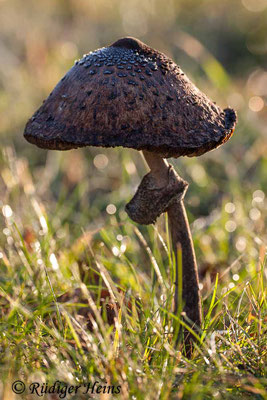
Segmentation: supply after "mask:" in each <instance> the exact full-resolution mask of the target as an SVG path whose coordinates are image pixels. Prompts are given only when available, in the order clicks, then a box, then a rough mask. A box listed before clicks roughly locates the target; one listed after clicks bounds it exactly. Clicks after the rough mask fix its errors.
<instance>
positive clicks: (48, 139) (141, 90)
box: [24, 38, 236, 158]
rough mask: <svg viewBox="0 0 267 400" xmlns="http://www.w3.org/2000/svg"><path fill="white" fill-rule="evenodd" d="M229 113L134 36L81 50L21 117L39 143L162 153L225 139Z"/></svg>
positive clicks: (190, 150) (198, 149)
mask: <svg viewBox="0 0 267 400" xmlns="http://www.w3.org/2000/svg"><path fill="white" fill-rule="evenodd" d="M235 124H236V114H235V111H234V110H232V109H229V108H227V109H225V110H224V111H223V110H221V109H220V108H219V107H218V106H217V105H215V104H214V103H212V102H211V101H210V100H209V99H208V98H207V97H206V96H205V95H204V94H203V93H202V92H201V91H200V90H199V89H198V88H197V87H196V86H195V85H194V84H193V83H192V82H191V81H190V80H189V78H188V77H187V76H186V75H185V74H184V73H183V71H182V70H181V69H180V68H179V67H178V66H177V65H176V64H175V63H174V62H173V61H172V60H171V59H170V58H168V57H167V56H165V55H164V54H162V53H160V52H158V51H156V50H154V49H152V48H150V47H148V46H147V45H145V44H144V43H142V42H140V41H139V40H137V39H134V38H124V39H120V40H118V41H117V42H115V43H113V44H112V45H110V46H108V47H103V48H102V49H99V50H96V51H94V52H91V53H89V54H88V55H85V56H84V57H83V58H82V59H81V60H80V61H78V62H76V63H75V65H74V66H73V67H72V68H71V69H70V70H69V72H68V73H67V74H66V75H65V76H64V78H63V79H62V80H61V81H60V82H59V83H58V84H57V86H56V87H55V89H54V90H53V92H52V93H51V94H50V95H49V97H48V98H47V99H46V100H45V101H44V103H43V104H42V106H41V107H40V108H39V109H38V110H37V112H36V113H35V114H34V116H33V117H32V118H31V119H30V120H29V121H28V123H27V125H26V128H25V132H24V136H25V138H26V139H27V140H28V141H29V142H31V143H34V144H36V145H37V146H39V147H42V148H47V149H54V150H67V149H72V148H77V147H83V146H101V147H115V146H123V147H130V148H133V149H137V150H148V151H151V152H155V153H157V154H159V155H160V156H162V157H164V158H168V157H179V156H181V155H187V156H199V155H201V154H203V153H205V152H207V151H209V150H211V149H214V148H216V147H218V146H219V145H221V144H222V143H224V142H225V141H227V140H228V139H229V138H230V137H231V135H232V134H233V131H234V127H235Z"/></svg>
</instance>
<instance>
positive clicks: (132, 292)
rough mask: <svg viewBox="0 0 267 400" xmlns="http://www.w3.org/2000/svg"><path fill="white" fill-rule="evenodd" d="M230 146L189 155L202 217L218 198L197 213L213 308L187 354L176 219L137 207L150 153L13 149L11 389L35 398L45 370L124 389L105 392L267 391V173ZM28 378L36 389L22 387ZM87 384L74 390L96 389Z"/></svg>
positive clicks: (2, 255) (6, 315)
mask: <svg viewBox="0 0 267 400" xmlns="http://www.w3.org/2000/svg"><path fill="white" fill-rule="evenodd" d="M31 150H32V152H33V149H31ZM36 151H37V150H36ZM40 154H43V153H42V152H40ZM66 154H67V153H66ZM99 154H101V155H100V156H99ZM114 154H115V155H114ZM97 156H98V158H96V157H97ZM101 157H102V158H101ZM221 157H222V158H220V157H219V158H216V159H214V158H212V157H211V158H209V157H207V158H203V162H202V164H201V165H200V166H199V164H198V161H197V160H196V161H195V160H186V161H184V162H183V163H182V166H180V168H182V170H183V175H185V177H187V176H192V177H193V180H194V181H193V182H192V185H191V188H190V191H189V194H188V196H187V197H188V209H189V216H190V219H191V220H192V219H193V218H192V216H193V215H196V214H197V213H200V212H199V210H201V207H202V205H203V204H204V203H205V202H210V204H211V206H210V207H209V209H210V212H208V213H207V215H206V216H205V215H204V216H203V214H202V217H201V218H196V217H194V219H195V221H194V222H193V223H192V230H193V236H194V242H195V246H196V252H197V258H198V261H199V267H200V281H201V289H202V298H203V313H204V317H205V318H204V321H203V326H202V327H201V330H200V331H199V332H198V334H197V335H196V342H195V350H194V353H193V357H192V358H191V359H187V358H186V357H185V356H184V355H183V352H182V349H183V347H182V343H181V342H179V343H178V346H175V342H176V337H175V332H174V331H173V327H174V326H176V325H177V324H182V325H183V324H184V323H183V321H182V320H181V319H180V318H179V316H175V315H173V314H172V313H171V309H172V305H171V300H172V296H173V293H174V287H173V285H172V270H173V265H172V255H171V253H170V247H169V241H168V234H167V229H166V226H167V224H166V222H167V221H166V220H165V219H164V217H161V218H160V219H159V221H158V222H157V224H156V225H155V226H148V227H142V226H137V225H135V224H133V223H132V222H131V221H130V220H129V219H128V218H127V215H126V213H125V212H124V210H123V208H124V205H125V204H126V202H127V200H129V197H130V196H131V195H132V194H133V188H132V187H131V186H133V185H136V184H137V183H138V181H139V179H140V176H142V174H143V172H144V169H143V167H142V165H141V163H140V164H139V165H140V167H139V168H138V170H136V168H135V167H134V164H133V160H134V161H135V164H136V165H137V164H138V154H137V153H135V152H130V151H120V150H118V151H117V152H116V151H114V150H113V152H112V151H102V150H101V151H96V150H93V151H92V152H91V153H82V152H80V151H74V152H70V153H68V154H67V155H66V156H64V157H63V156H61V155H60V154H59V153H56V152H51V153H48V158H47V160H46V162H43V161H38V160H34V161H33V162H31V163H30V166H29V165H28V164H29V163H28V161H27V159H26V158H25V157H23V156H17V155H16V154H15V151H14V148H13V147H8V148H5V149H4V150H3V154H2V158H1V166H2V169H1V181H0V191H1V193H2V194H3V196H2V199H3V200H1V201H0V206H1V210H2V215H1V217H0V226H1V236H0V265H1V269H0V271H1V272H0V304H1V324H0V335H1V359H0V370H1V374H0V375H1V380H2V383H3V386H2V387H0V391H1V393H2V394H1V398H3V399H4V400H7V399H8V400H10V399H13V398H14V399H15V398H33V396H32V395H30V394H29V393H30V392H29V391H30V389H29V388H28V386H27V385H29V384H30V383H31V382H39V383H40V384H41V383H43V382H48V383H50V384H53V383H54V382H55V381H56V380H59V381H61V382H62V385H63V383H65V384H66V385H74V386H75V385H81V386H82V385H86V384H88V383H91V384H93V383H94V382H95V381H98V382H99V383H98V385H99V384H101V385H102V386H104V385H106V386H111V385H114V388H117V389H118V388H119V392H120V393H119V394H113V396H112V395H111V394H103V393H102V394H101V395H100V394H95V396H96V397H97V396H98V397H99V398H103V399H104V398H121V399H128V398H131V399H172V398H177V399H190V400H191V399H194V400H195V399H196V400H200V399H236V398H240V399H267V394H266V384H267V377H266V361H267V357H266V337H267V335H266V333H267V332H266V318H267V316H266V298H265V285H266V271H265V270H264V268H265V267H266V247H265V245H264V240H265V233H264V221H265V219H266V215H267V213H266V199H265V197H264V193H263V191H262V190H261V188H260V187H259V185H261V182H264V178H262V181H261V178H260V177H261V173H259V171H257V174H258V177H259V179H258V183H257V185H256V186H255V187H254V188H253V186H251V187H250V189H249V190H248V189H247V186H246V184H247V182H248V181H246V179H245V178H244V187H242V185H240V182H238V176H240V175H236V177H235V176H234V175H233V176H231V174H232V170H231V163H232V165H234V160H233V159H232V160H231V159H229V158H228V161H229V164H230V169H229V170H227V169H223V168H222V166H223V163H224V162H225V158H224V157H225V156H224V155H223V156H221ZM226 157H227V156H226ZM70 160H72V161H71V162H70ZM97 160H98V162H97ZM101 160H102V164H101ZM107 160H108V162H109V167H108V169H107V166H104V165H106V164H107ZM250 160H251V159H250ZM44 161H45V160H44ZM241 162H242V163H243V166H242V168H243V171H244V170H245V168H244V165H246V163H247V166H248V167H249V160H247V158H246V157H245V158H244V159H243V160H242V161H241ZM260 162H261V160H257V166H258V165H259V163H260ZM262 162H263V161H262ZM210 165H213V168H212V169H209V166H210ZM73 166H75V172H76V173H75V174H73V168H74V167H73ZM103 166H104V167H103ZM176 166H177V165H176ZM217 167H218V168H217ZM196 168H199V169H198V170H197V169H196ZM201 168H202V169H203V170H202V169H201ZM118 170H119V171H120V173H121V176H120V177H119V178H118V177H117V175H118V174H113V171H118ZM197 171H198V172H197ZM199 171H200V172H199ZM260 171H261V168H260ZM250 173H253V172H250ZM208 174H209V175H208ZM99 182H100V183H99ZM207 182H208V184H207ZM249 182H250V181H249ZM226 185H228V186H227V188H226ZM249 185H251V183H249ZM99 187H100V189H99ZM203 187H206V189H205V190H202V189H201V188H203ZM224 188H225V192H226V194H223V195H221V194H220V192H219V190H220V189H224ZM230 188H231V189H230ZM227 193H229V194H228V195H227ZM230 193H231V195H230ZM108 205H109V207H107V206H108ZM106 210H108V212H106ZM200 215H201V213H200ZM17 379H20V380H21V381H23V382H25V384H26V386H27V389H26V392H25V397H23V396H21V397H19V395H14V394H13V393H12V391H11V383H12V382H13V381H15V380H17ZM105 382H106V383H105ZM82 388H83V391H85V387H83V386H82V387H81V388H79V389H77V390H78V394H76V395H75V394H72V395H71V394H66V398H77V399H83V398H89V394H90V391H89V394H87V395H86V394H85V395H82V391H81V390H82ZM90 390H91V387H90ZM102 391H103V388H102ZM26 394H27V395H26ZM27 396H28V397H27ZM71 396H72V397H71ZM62 397H64V390H63V389H62V393H61V398H62ZM45 398H49V397H48V395H47V396H46V397H45Z"/></svg>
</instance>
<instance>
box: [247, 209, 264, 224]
mask: <svg viewBox="0 0 267 400" xmlns="http://www.w3.org/2000/svg"><path fill="white" fill-rule="evenodd" d="M249 217H250V219H252V221H257V220H258V219H260V217H261V212H260V210H258V209H257V208H252V209H251V210H250V212H249Z"/></svg>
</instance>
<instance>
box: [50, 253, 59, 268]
mask: <svg viewBox="0 0 267 400" xmlns="http://www.w3.org/2000/svg"><path fill="white" fill-rule="evenodd" d="M49 260H50V262H51V265H52V268H53V270H54V271H56V270H58V269H59V265H58V262H57V258H56V256H55V254H54V253H52V254H50V257H49Z"/></svg>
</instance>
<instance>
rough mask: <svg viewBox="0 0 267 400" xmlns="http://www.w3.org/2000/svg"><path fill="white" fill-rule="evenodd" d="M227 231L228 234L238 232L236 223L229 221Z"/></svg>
mask: <svg viewBox="0 0 267 400" xmlns="http://www.w3.org/2000/svg"><path fill="white" fill-rule="evenodd" d="M225 229H226V230H227V232H234V231H235V230H236V223H235V221H233V220H229V221H227V222H226V224H225Z"/></svg>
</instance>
